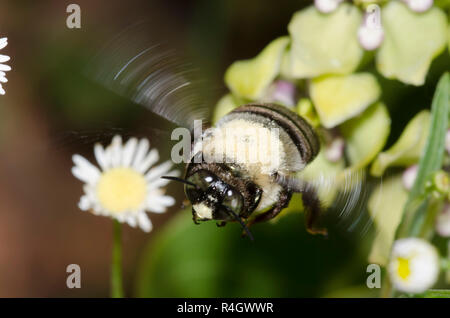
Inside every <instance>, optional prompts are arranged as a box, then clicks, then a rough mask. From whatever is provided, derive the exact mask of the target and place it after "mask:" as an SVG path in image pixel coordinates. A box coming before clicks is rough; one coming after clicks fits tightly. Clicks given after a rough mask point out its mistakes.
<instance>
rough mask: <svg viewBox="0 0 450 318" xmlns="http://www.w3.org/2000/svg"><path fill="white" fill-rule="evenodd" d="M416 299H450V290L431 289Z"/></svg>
mask: <svg viewBox="0 0 450 318" xmlns="http://www.w3.org/2000/svg"><path fill="white" fill-rule="evenodd" d="M416 297H422V298H450V290H449V289H430V290H427V291H426V292H425V293H423V294H421V295H418V296H416Z"/></svg>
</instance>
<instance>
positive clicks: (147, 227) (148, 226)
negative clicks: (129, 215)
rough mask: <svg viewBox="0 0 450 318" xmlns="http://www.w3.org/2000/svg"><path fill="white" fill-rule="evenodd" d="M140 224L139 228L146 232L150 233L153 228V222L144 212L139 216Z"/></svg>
mask: <svg viewBox="0 0 450 318" xmlns="http://www.w3.org/2000/svg"><path fill="white" fill-rule="evenodd" d="M138 223H139V227H140V228H141V229H142V231H144V232H147V233H148V232H150V231H151V230H152V228H153V225H152V222H151V221H150V219H149V218H148V216H147V214H145V213H144V212H141V213H139V214H138Z"/></svg>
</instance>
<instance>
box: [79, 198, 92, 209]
mask: <svg viewBox="0 0 450 318" xmlns="http://www.w3.org/2000/svg"><path fill="white" fill-rule="evenodd" d="M78 207H79V208H80V210H83V211H87V210H89V209H90V208H91V201H90V200H89V197H88V196H86V195H83V196H82V197H81V198H80V202H79V203H78Z"/></svg>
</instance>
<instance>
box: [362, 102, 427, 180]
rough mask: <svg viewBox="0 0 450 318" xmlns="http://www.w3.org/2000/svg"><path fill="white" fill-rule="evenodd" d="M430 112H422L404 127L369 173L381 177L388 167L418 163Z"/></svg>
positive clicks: (380, 155) (379, 156) (425, 137)
mask: <svg viewBox="0 0 450 318" xmlns="http://www.w3.org/2000/svg"><path fill="white" fill-rule="evenodd" d="M429 126H430V112H429V111H428V110H423V111H421V112H420V113H418V114H417V115H416V116H414V118H413V119H411V121H410V122H409V123H408V125H406V127H405V130H404V131H403V132H402V134H401V135H400V137H399V139H398V140H397V141H396V142H395V144H394V145H393V146H392V147H391V148H389V149H388V150H386V151H384V152H382V153H380V154H379V155H378V157H377V158H376V159H375V161H374V162H373V164H372V167H371V170H370V173H371V174H372V175H374V176H377V177H379V176H381V175H382V174H383V173H384V171H385V170H386V169H387V168H388V167H390V166H409V165H412V164H415V163H417V162H418V161H419V158H420V156H421V155H422V152H423V148H424V146H425V142H426V140H427V136H428V130H429Z"/></svg>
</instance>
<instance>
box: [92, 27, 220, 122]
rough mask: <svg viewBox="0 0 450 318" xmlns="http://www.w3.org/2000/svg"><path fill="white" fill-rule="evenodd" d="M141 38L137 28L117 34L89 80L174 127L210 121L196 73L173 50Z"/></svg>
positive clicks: (208, 102) (207, 101)
mask: <svg viewBox="0 0 450 318" xmlns="http://www.w3.org/2000/svg"><path fill="white" fill-rule="evenodd" d="M147 37H148V36H147ZM144 38H145V37H144V36H143V35H142V32H141V30H140V28H138V27H132V28H129V29H127V30H125V31H124V32H122V33H121V34H120V35H119V36H117V37H116V38H115V39H114V40H113V41H111V42H110V43H109V44H108V45H106V46H105V47H104V48H103V49H102V50H101V51H100V52H99V54H97V56H96V57H95V58H94V59H93V60H92V62H91V63H90V66H89V68H88V76H89V77H91V78H93V79H94V80H95V81H97V82H98V83H100V84H101V85H103V86H105V87H107V88H108V89H110V90H112V91H114V92H115V93H118V94H119V95H122V96H124V97H126V98H129V99H130V100H132V101H133V102H135V103H137V104H140V105H142V106H145V107H146V108H148V109H149V110H151V111H152V112H154V113H156V114H158V115H160V116H162V117H164V118H165V119H167V120H169V121H171V122H173V123H175V124H177V125H179V126H183V127H186V128H192V127H193V122H194V120H209V118H210V112H211V110H210V105H212V104H211V100H212V99H211V98H209V97H208V96H209V95H210V93H211V90H207V89H205V87H206V86H207V84H208V83H207V81H206V80H204V79H202V78H201V75H200V74H199V71H198V69H196V68H195V67H194V66H193V65H192V63H188V62H187V61H184V60H183V58H181V56H180V55H179V54H178V53H177V52H176V50H174V49H171V48H169V47H168V46H167V45H163V44H162V43H158V42H156V43H155V42H154V41H150V40H148V39H145V40H144Z"/></svg>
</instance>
